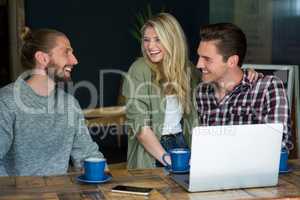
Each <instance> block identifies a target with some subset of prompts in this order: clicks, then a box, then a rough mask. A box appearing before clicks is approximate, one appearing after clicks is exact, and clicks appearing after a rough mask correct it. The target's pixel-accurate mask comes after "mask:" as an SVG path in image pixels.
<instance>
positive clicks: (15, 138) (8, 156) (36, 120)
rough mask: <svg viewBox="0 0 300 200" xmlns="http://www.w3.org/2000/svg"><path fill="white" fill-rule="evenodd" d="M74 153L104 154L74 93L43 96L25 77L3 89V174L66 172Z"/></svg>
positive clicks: (0, 144)
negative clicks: (95, 141)
mask: <svg viewBox="0 0 300 200" xmlns="http://www.w3.org/2000/svg"><path fill="white" fill-rule="evenodd" d="M70 156H71V158H72V160H73V162H74V163H75V166H77V167H80V166H81V163H82V160H83V159H85V158H87V157H103V155H102V154H101V152H99V151H98V146H97V144H96V143H94V142H93V141H92V140H91V137H90V135H89V132H88V129H87V127H86V126H85V124H84V117H83V114H82V111H81V108H80V106H79V104H78V102H77V101H76V100H75V99H74V97H73V96H71V95H69V94H67V93H65V92H64V91H63V90H62V89H55V90H54V91H53V92H52V93H51V94H50V96H46V97H45V96H39V95H38V94H36V93H35V92H34V91H33V90H32V88H31V87H30V86H29V85H27V83H26V82H25V81H24V80H23V79H21V78H19V79H18V80H17V81H16V82H14V83H12V84H10V85H8V86H6V87H4V88H2V89H1V90H0V176H7V175H9V176H42V175H58V174H64V173H66V172H67V169H68V163H69V158H70Z"/></svg>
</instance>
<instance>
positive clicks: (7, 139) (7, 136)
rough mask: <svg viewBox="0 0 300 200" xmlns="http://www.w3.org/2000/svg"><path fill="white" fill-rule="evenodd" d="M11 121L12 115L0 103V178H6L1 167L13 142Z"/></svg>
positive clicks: (4, 105)
mask: <svg viewBox="0 0 300 200" xmlns="http://www.w3.org/2000/svg"><path fill="white" fill-rule="evenodd" d="M13 121H14V119H13V115H12V113H10V111H9V109H8V108H7V105H6V104H5V103H3V102H2V101H0V176H7V172H6V170H5V168H4V166H3V164H4V163H3V158H4V156H5V155H6V153H7V152H8V151H9V149H10V147H11V144H12V141H13Z"/></svg>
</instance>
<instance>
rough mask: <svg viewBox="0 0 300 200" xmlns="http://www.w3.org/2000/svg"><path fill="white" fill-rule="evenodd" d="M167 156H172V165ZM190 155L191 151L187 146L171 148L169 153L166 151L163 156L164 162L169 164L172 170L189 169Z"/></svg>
mask: <svg viewBox="0 0 300 200" xmlns="http://www.w3.org/2000/svg"><path fill="white" fill-rule="evenodd" d="M166 156H170V157H171V165H169V164H168V163H167V161H166ZM190 157H191V151H190V150H189V149H186V148H175V149H171V150H169V152H168V153H165V154H164V155H163V157H162V160H163V162H164V163H165V165H167V166H168V167H169V168H170V169H171V170H172V171H174V172H176V171H187V170H189V168H190Z"/></svg>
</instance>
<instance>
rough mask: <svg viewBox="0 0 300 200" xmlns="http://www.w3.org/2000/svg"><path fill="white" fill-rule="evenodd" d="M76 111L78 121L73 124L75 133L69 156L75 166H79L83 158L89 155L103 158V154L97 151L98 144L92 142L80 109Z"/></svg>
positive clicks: (89, 156)
mask: <svg viewBox="0 0 300 200" xmlns="http://www.w3.org/2000/svg"><path fill="white" fill-rule="evenodd" d="M77 109H78V108H77ZM79 109H80V108H79ZM78 112H79V113H78ZM78 112H76V115H77V120H78V123H77V124H75V126H76V134H75V137H74V142H73V147H72V151H71V158H72V160H73V162H74V165H75V167H76V168H81V167H82V166H81V165H82V162H83V161H84V159H86V158H91V157H97V158H103V157H104V156H103V154H102V153H101V152H100V151H99V148H98V145H97V144H96V143H95V142H93V140H92V138H91V136H90V133H89V131H88V128H87V127H86V125H85V120H84V116H83V114H82V111H81V109H80V110H79V111H78ZM77 120H76V121H77Z"/></svg>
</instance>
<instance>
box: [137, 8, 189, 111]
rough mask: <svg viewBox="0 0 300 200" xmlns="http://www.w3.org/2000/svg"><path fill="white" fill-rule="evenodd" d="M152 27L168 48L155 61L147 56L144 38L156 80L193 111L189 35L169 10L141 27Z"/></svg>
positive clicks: (142, 30) (144, 28)
mask: <svg viewBox="0 0 300 200" xmlns="http://www.w3.org/2000/svg"><path fill="white" fill-rule="evenodd" d="M148 27H152V28H153V29H154V30H155V31H156V33H157V35H158V38H159V39H160V42H161V44H162V46H163V47H164V48H165V55H164V57H163V60H162V62H160V63H153V62H151V60H150V59H149V58H148V56H147V54H146V52H145V49H144V42H143V38H142V44H141V46H142V53H143V56H144V58H145V59H146V62H147V64H149V66H150V68H151V70H152V72H153V74H154V82H155V83H156V84H158V85H159V86H162V89H163V91H164V94H175V95H177V97H178V100H179V102H180V103H181V105H182V108H183V111H184V113H189V112H190V76H191V75H190V73H191V72H190V68H189V67H188V65H189V60H188V48H187V42H186V37H185V35H184V32H183V30H182V28H181V26H180V25H179V23H178V21H177V20H176V19H175V18H174V17H173V16H172V15H170V14H168V13H160V14H158V15H156V16H154V17H152V18H151V19H149V20H148V21H147V22H146V23H145V24H144V26H143V27H142V29H141V32H142V36H144V32H145V30H146V28H148Z"/></svg>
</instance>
